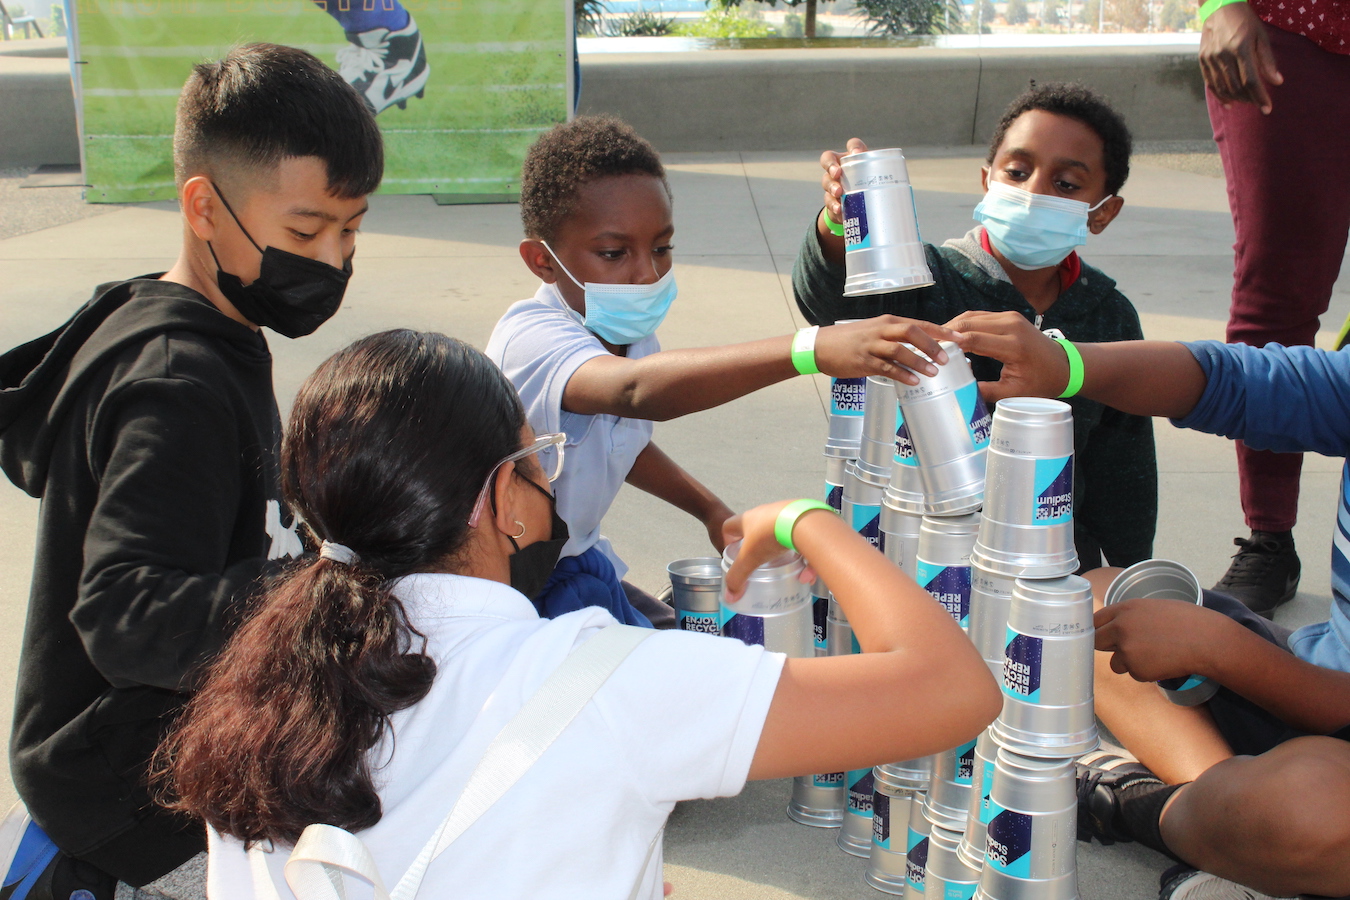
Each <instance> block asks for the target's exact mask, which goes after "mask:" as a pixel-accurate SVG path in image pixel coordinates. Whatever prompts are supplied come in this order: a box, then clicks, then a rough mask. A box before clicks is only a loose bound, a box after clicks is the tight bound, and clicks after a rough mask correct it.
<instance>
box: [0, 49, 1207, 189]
mask: <svg viewBox="0 0 1350 900" xmlns="http://www.w3.org/2000/svg"><path fill="white" fill-rule="evenodd" d="M45 43H47V42H39V41H15V42H9V43H7V44H4V45H0V166H36V165H42V164H44V163H78V162H79V158H80V156H79V145H78V142H77V139H76V135H75V105H74V102H73V100H72V98H71V91H70V76H69V70H68V67H67V63H66V59H65V56H64V42H61V41H57V42H52V46H51V47H50V48H46V47H43V48H41V49H42V51H43V52H44V53H47V54H56V53H58V52H59V53H60V55H59V56H56V55H47V56H44V57H35V56H28V55H11V54H12V53H13V52H14V51H15V50H17V48H16V47H15V46H14V45H17V44H28V45H30V46H32V49H33V51H37V50H38V49H39V48H38V47H37V46H36V45H38V44H45ZM58 45H59V46H58ZM1032 78H1034V79H1036V80H1038V81H1053V80H1078V81H1082V82H1085V83H1086V84H1089V85H1092V86H1093V87H1095V88H1097V89H1098V90H1100V91H1102V92H1103V93H1105V94H1106V95H1107V96H1108V97H1110V98H1111V100H1112V101H1113V102H1115V104H1116V105H1117V107H1118V108H1119V109H1120V111H1121V112H1122V113H1124V115H1125V118H1126V120H1127V121H1128V122H1129V123H1130V128H1131V129H1132V130H1133V131H1134V135H1135V137H1136V138H1138V139H1140V140H1154V141H1165V140H1202V139H1206V138H1208V137H1210V130H1209V118H1208V116H1207V114H1206V112H1205V101H1204V89H1203V84H1202V82H1201V80H1200V70H1199V67H1198V66H1197V65H1196V62H1195V53H1194V50H1188V49H1183V48H1179V47H1172V48H1167V47H1163V48H1158V47H1112V48H1095V47H1094V48H1087V47H1085V48H1074V49H1065V50H1041V49H1036V50H1021V49H1016V50H1013V49H999V50H936V49H896V50H875V49H867V50H862V49H821V50H708V51H702V52H696V53H649V54H619V53H615V54H608V53H598V54H589V55H586V56H584V57H582V82H583V89H582V95H581V111H582V112H590V113H597V112H606V113H613V114H616V115H618V116H620V117H622V118H623V119H625V120H627V121H628V122H630V123H631V124H632V125H633V126H634V127H635V128H636V129H637V130H638V131H639V132H640V133H641V134H643V135H644V136H645V137H647V138H648V139H649V140H651V141H652V142H653V143H655V144H656V146H657V147H658V148H660V149H661V150H666V151H688V150H818V149H821V148H824V147H833V146H839V145H841V144H842V142H843V141H844V139H846V138H848V137H851V136H854V135H856V136H858V137H861V138H863V139H864V140H866V141H868V143H871V144H874V145H882V144H898V145H900V146H921V145H960V144H972V143H975V144H979V143H983V142H984V141H985V140H986V139H987V138H988V137H989V134H990V132H991V131H992V130H993V127H994V124H995V123H996V122H997V121H998V117H999V114H1000V113H1001V112H1002V111H1003V108H1004V107H1005V106H1006V105H1007V103H1008V101H1009V100H1011V99H1012V98H1013V97H1014V96H1016V95H1017V94H1018V93H1019V92H1020V91H1021V90H1022V89H1023V88H1025V87H1026V85H1027V82H1028V80H1029V79H1032Z"/></svg>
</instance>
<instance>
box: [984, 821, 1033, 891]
mask: <svg viewBox="0 0 1350 900" xmlns="http://www.w3.org/2000/svg"><path fill="white" fill-rule="evenodd" d="M985 847H986V852H987V856H986V859H985V861H986V862H988V863H990V864H992V865H993V866H994V867H995V868H997V869H1001V870H1002V871H1004V872H1006V873H1007V874H1009V875H1015V876H1017V877H1019V878H1030V877H1031V816H1028V815H1026V814H1024V813H1019V812H1013V811H1012V810H1010V809H1004V808H1003V807H1001V806H999V805H998V804H994V814H993V815H992V816H991V817H990V818H989V829H988V831H987V832H986V838H985Z"/></svg>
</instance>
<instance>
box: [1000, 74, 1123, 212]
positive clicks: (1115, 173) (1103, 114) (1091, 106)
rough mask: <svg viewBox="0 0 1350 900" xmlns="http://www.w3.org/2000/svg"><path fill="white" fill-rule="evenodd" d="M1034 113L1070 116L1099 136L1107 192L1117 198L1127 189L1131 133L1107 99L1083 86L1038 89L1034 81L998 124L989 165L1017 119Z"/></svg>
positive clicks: (1052, 85) (1050, 85)
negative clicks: (1026, 113)
mask: <svg viewBox="0 0 1350 900" xmlns="http://www.w3.org/2000/svg"><path fill="white" fill-rule="evenodd" d="M1033 109H1040V110H1044V111H1045V112H1050V113H1055V114H1056V115H1060V116H1067V117H1069V118H1070V119H1075V120H1077V121H1079V122H1082V123H1083V124H1084V125H1086V126H1087V127H1088V128H1091V129H1092V130H1093V131H1094V132H1096V134H1097V137H1099V138H1101V139H1102V161H1103V163H1104V164H1105V166H1106V192H1107V193H1108V194H1115V193H1118V192H1119V191H1120V189H1121V188H1122V187H1124V185H1125V179H1127V178H1129V177H1130V153H1131V151H1132V150H1133V147H1134V141H1133V139H1132V138H1131V137H1130V129H1129V127H1128V126H1126V124H1125V119H1124V118H1123V117H1122V116H1121V114H1120V113H1118V112H1116V110H1115V108H1114V107H1112V106H1111V104H1110V103H1109V102H1108V101H1107V99H1106V98H1105V97H1103V96H1102V95H1101V94H1099V93H1097V92H1096V91H1094V90H1093V89H1092V88H1090V87H1087V86H1086V85H1082V84H1066V83H1063V82H1050V83H1047V84H1040V85H1038V84H1036V82H1034V81H1033V82H1032V83H1031V87H1030V88H1028V89H1027V90H1026V91H1024V92H1023V93H1022V95H1021V96H1020V97H1018V98H1017V99H1016V100H1014V101H1013V102H1012V103H1010V104H1008V108H1007V109H1006V110H1004V112H1003V118H1001V119H999V120H998V126H997V127H996V128H995V129H994V136H993V138H991V139H990V141H989V156H988V158H987V162H989V163H991V164H992V163H993V161H994V155H995V154H996V153H998V148H999V145H1001V144H1002V143H1003V138H1004V137H1005V136H1006V135H1007V133H1008V128H1009V127H1010V126H1011V125H1012V123H1013V122H1014V121H1015V120H1016V119H1017V117H1018V116H1020V115H1022V113H1025V112H1030V111H1031V110H1033Z"/></svg>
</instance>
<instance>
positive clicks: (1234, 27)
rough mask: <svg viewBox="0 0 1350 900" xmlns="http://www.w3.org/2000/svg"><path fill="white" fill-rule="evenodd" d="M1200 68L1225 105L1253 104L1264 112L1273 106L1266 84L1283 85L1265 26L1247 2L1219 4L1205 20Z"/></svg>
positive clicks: (1202, 30) (1207, 82)
mask: <svg viewBox="0 0 1350 900" xmlns="http://www.w3.org/2000/svg"><path fill="white" fill-rule="evenodd" d="M1200 71H1201V73H1202V74H1203V75H1204V77H1205V84H1206V85H1208V86H1209V89H1210V90H1211V91H1213V92H1214V96H1215V97H1217V98H1218V100H1219V102H1220V103H1222V104H1223V105H1224V106H1225V107H1226V106H1228V105H1230V104H1232V103H1252V104H1255V105H1256V106H1257V108H1259V109H1260V110H1261V112H1263V113H1267V114H1269V113H1270V111H1271V110H1272V109H1273V108H1274V103H1273V102H1272V101H1271V98H1270V88H1269V85H1279V84H1284V76H1283V75H1281V74H1280V72H1279V69H1277V68H1276V67H1275V52H1274V51H1273V50H1271V47H1270V38H1269V36H1267V34H1266V26H1265V25H1263V24H1262V22H1261V20H1260V19H1259V18H1258V17H1257V15H1256V13H1255V12H1253V11H1252V9H1251V7H1250V6H1248V5H1247V4H1246V3H1230V4H1228V5H1227V6H1221V7H1219V8H1218V9H1216V10H1215V11H1214V12H1213V13H1212V14H1211V15H1210V17H1209V18H1208V19H1206V20H1205V25H1204V28H1202V29H1201V31H1200Z"/></svg>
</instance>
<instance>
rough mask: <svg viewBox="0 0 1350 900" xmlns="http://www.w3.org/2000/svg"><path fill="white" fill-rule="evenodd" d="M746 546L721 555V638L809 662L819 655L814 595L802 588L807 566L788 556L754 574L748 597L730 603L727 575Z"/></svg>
mask: <svg viewBox="0 0 1350 900" xmlns="http://www.w3.org/2000/svg"><path fill="white" fill-rule="evenodd" d="M740 549H741V542H740V541H736V542H735V543H734V544H730V545H728V546H727V548H726V550H724V551H723V552H722V579H723V590H722V604H721V614H722V634H723V635H725V636H726V637H734V638H738V639H739V640H741V641H743V642H744V643H747V644H759V645H760V646H762V647H764V648H765V649H768V650H773V651H775V652H778V653H785V654H787V655H788V656H790V657H793V658H798V659H806V658H809V657H813V656H815V655H816V648H815V641H814V640H813V639H812V634H811V589H810V585H806V584H802V582H801V577H800V576H801V574H802V572H803V571H804V570H805V569H806V562H805V561H804V560H803V559H802V558H801V555H800V554H798V553H794V552H793V551H791V550H785V551H783V553H781V554H780V555H778V556H777V557H775V558H773V559H771V560H769V561H768V562H766V563H764V565H762V566H760V567H759V568H757V569H755V570H754V571H753V572H751V573H750V577H749V578H748V579H747V580H746V585H745V593H743V594H742V595H741V597H740V599H739V600H736V601H734V602H728V601H727V596H726V585H725V581H726V573H727V572H728V571H729V570H730V569H731V565H732V563H734V562H735V561H736V554H737V553H739V552H740Z"/></svg>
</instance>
